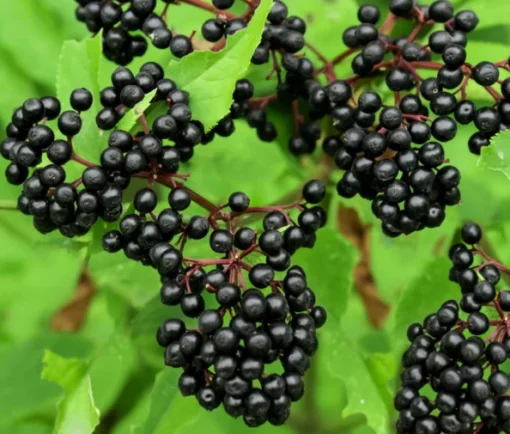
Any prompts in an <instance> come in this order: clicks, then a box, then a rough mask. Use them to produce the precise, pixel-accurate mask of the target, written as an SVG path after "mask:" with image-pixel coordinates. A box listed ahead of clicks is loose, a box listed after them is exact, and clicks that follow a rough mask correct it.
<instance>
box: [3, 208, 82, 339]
mask: <svg viewBox="0 0 510 434" xmlns="http://www.w3.org/2000/svg"><path fill="white" fill-rule="evenodd" d="M0 237H1V239H2V245H3V246H5V248H3V249H1V250H0V288H2V290H1V291H0V317H1V321H0V327H1V328H2V329H3V331H4V333H5V334H6V335H7V336H9V338H11V339H12V340H15V341H16V342H20V343H21V342H23V341H26V340H29V339H31V338H32V337H33V336H34V335H38V334H40V333H41V328H44V329H47V328H49V324H50V322H51V318H52V317H53V315H54V314H55V313H56V312H57V311H58V309H59V308H60V307H61V306H63V305H64V304H65V303H66V302H67V301H68V300H70V299H71V298H72V296H73V294H74V292H75V291H76V286H77V283H78V278H79V275H80V272H81V267H82V260H83V259H82V258H83V254H82V253H81V252H75V253H74V254H69V252H67V251H66V250H65V249H62V248H60V247H55V246H53V245H51V243H47V241H48V239H52V238H51V237H44V236H42V235H40V234H39V233H37V232H36V231H35V229H34V228H33V225H32V219H31V218H30V217H27V216H22V215H20V213H18V212H15V211H12V212H10V211H9V212H3V211H1V212H0ZM60 239H61V238H60V237H59V240H60Z"/></svg>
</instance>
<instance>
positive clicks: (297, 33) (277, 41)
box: [251, 0, 306, 65]
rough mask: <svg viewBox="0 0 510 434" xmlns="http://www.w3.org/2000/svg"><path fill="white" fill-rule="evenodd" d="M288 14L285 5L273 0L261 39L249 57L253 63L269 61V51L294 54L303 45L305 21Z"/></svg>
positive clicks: (259, 63)
mask: <svg viewBox="0 0 510 434" xmlns="http://www.w3.org/2000/svg"><path fill="white" fill-rule="evenodd" d="M288 15H289V10H288V8H287V5H286V4H285V3H284V2H282V1H280V0H275V1H274V4H273V6H272V8H271V10H270V11H269V15H268V17H267V21H268V23H267V24H266V27H265V29H264V33H263V34H262V41H261V43H260V45H259V46H258V47H257V49H256V50H255V53H254V54H253V56H252V59H251V61H252V63H253V64H254V65H261V64H264V63H267V62H269V59H270V53H271V51H280V52H283V53H288V54H295V53H297V52H298V51H300V50H301V49H302V48H303V47H304V46H305V37H304V35H305V33H306V22H305V21H304V20H303V19H302V18H300V17H297V16H290V17H289V16H288Z"/></svg>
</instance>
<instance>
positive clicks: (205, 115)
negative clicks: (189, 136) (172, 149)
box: [166, 0, 272, 131]
mask: <svg viewBox="0 0 510 434" xmlns="http://www.w3.org/2000/svg"><path fill="white" fill-rule="evenodd" d="M271 6H272V1H271V0H262V1H261V3H260V6H258V8H257V10H256V12H255V15H254V16H253V18H252V20H251V21H250V24H249V25H248V27H247V28H246V29H244V30H242V31H239V32H237V33H236V34H234V35H233V36H231V37H229V38H228V42H227V46H226V48H225V49H223V50H221V51H219V52H211V51H195V52H194V53H192V54H190V55H189V56H186V57H185V58H184V59H183V60H181V61H179V62H175V61H173V62H170V65H169V66H168V68H167V69H166V75H167V76H168V77H169V78H171V79H172V80H175V82H176V83H177V84H178V85H179V87H181V88H182V89H185V90H187V91H188V92H189V93H190V95H191V100H190V108H191V110H192V112H193V117H194V119H197V120H199V121H200V122H202V123H203V124H204V127H205V129H206V130H207V131H208V130H210V129H211V128H212V127H214V126H215V125H216V123H217V122H218V121H219V120H220V119H221V118H223V117H224V116H225V115H227V114H228V112H229V110H230V106H231V104H232V93H233V91H234V89H235V83H236V81H237V80H238V79H239V78H240V77H241V76H242V75H243V74H244V73H245V71H246V70H247V69H248V67H249V66H250V59H251V56H252V54H253V53H254V51H255V48H256V47H257V45H258V44H259V43H260V39H261V35H262V31H263V29H264V25H265V21H266V17H267V14H268V13H269V10H270V8H271Z"/></svg>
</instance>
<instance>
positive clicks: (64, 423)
mask: <svg viewBox="0 0 510 434" xmlns="http://www.w3.org/2000/svg"><path fill="white" fill-rule="evenodd" d="M43 362H44V364H45V367H44V369H43V372H42V378H43V379H45V380H48V381H51V382H53V383H56V384H58V385H59V386H60V387H62V388H63V389H64V392H65V393H64V397H63V398H62V400H61V401H60V402H59V404H58V413H57V419H56V421H55V434H68V433H73V434H91V433H92V432H93V431H94V429H95V427H96V426H97V425H99V410H98V409H97V408H96V406H95V404H94V397H93V395H92V386H91V384H90V377H89V375H88V374H87V365H86V364H85V363H83V362H82V361H81V360H79V359H65V358H63V357H60V356H59V355H58V354H55V353H52V352H51V351H46V352H45V354H44V359H43Z"/></svg>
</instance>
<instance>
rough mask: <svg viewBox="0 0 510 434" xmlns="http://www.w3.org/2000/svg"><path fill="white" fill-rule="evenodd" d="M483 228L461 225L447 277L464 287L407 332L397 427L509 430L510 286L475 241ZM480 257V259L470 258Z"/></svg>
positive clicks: (485, 433) (404, 431)
mask: <svg viewBox="0 0 510 434" xmlns="http://www.w3.org/2000/svg"><path fill="white" fill-rule="evenodd" d="M481 238H482V231H481V229H480V227H479V226H478V225H476V224H473V223H469V224H466V225H465V226H464V228H463V230H462V239H463V241H464V243H466V244H467V245H466V244H462V243H461V244H456V245H454V246H453V247H452V248H451V249H450V253H449V256H450V259H451V261H452V264H453V268H452V270H451V273H450V279H451V280H453V281H454V282H457V283H458V284H459V286H460V288H461V290H462V294H463V295H462V298H461V300H460V302H456V301H453V300H451V301H448V302H446V303H444V304H443V305H442V306H441V307H440V309H439V310H438V311H437V312H436V313H434V314H431V315H429V316H428V317H427V318H425V320H424V321H423V323H416V324H412V325H411V326H410V327H409V328H408V331H407V336H408V338H409V341H410V342H411V345H410V346H409V348H408V349H407V351H406V352H405V353H404V355H403V357H402V366H403V368H404V370H403V372H402V374H401V381H402V389H401V390H400V391H399V392H398V393H397V395H396V397H395V408H396V409H397V410H398V411H399V418H398V422H397V432H398V433H399V434H400V433H401V434H408V433H409V434H411V433H420V434H422V433H426V434H436V433H437V434H439V433H443V432H444V433H462V434H468V433H469V434H472V433H477V434H489V433H499V432H510V398H509V397H508V393H507V392H508V388H509V386H510V378H509V376H508V373H507V372H505V370H504V369H503V367H502V364H503V363H504V362H505V361H506V360H507V359H508V357H509V355H510V338H509V337H508V318H509V315H510V314H509V313H508V312H510V291H504V290H499V291H498V290H497V288H496V287H497V284H498V283H499V281H500V279H501V273H505V274H509V273H510V270H509V269H508V268H506V267H505V266H503V265H502V264H499V263H498V262H497V261H495V260H494V259H492V258H490V257H489V256H488V255H487V254H486V253H485V252H484V251H483V250H481V248H480V246H479V242H480V240H481ZM476 257H481V258H482V260H481V261H477V262H478V264H477V265H475V258H476Z"/></svg>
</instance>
